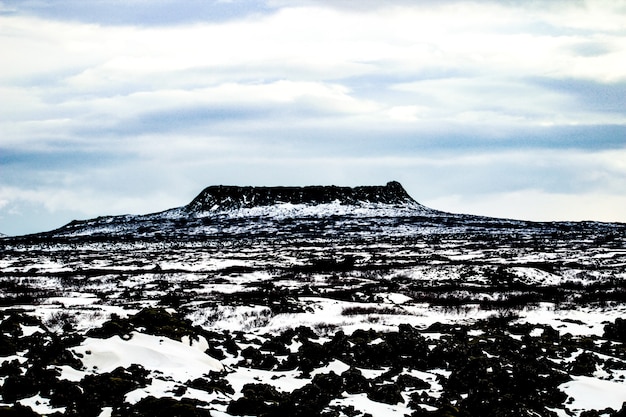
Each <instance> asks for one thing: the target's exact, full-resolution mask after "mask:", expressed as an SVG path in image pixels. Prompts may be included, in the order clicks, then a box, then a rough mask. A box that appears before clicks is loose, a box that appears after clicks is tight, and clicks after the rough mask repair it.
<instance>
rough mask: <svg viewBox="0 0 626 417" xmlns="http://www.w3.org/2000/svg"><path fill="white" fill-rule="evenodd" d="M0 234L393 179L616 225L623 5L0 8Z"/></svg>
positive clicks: (13, 4)
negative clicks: (224, 191)
mask: <svg viewBox="0 0 626 417" xmlns="http://www.w3.org/2000/svg"><path fill="white" fill-rule="evenodd" d="M0 51H1V53H0V232H2V233H5V234H10V235H15V234H25V233H31V232H39V231H44V230H50V229H54V228H56V227H59V226H61V225H63V224H65V223H67V222H69V221H70V220H72V219H84V218H91V217H95V216H98V215H109V214H125V213H136V214H140V213H148V212H155V211H160V210H164V209H167V208H171V207H177V206H181V205H184V204H186V203H188V202H189V201H190V200H191V199H192V198H193V197H194V196H195V195H196V194H198V193H199V192H200V191H201V190H202V189H203V188H204V187H205V186H208V185H215V184H230V185H318V184H319V185H329V184H336V185H350V186H354V185H378V184H385V183H386V182H387V181H390V180H398V181H400V182H401V183H402V184H403V185H404V186H405V188H406V189H407V191H408V192H409V194H411V195H412V196H413V197H414V198H415V199H416V200H418V201H419V202H421V203H423V204H425V205H428V206H430V207H433V208H437V209H441V210H445V211H451V212H464V213H474V214H483V215H489V216H496V217H509V218H520V219H530V220H584V219H585V220H587V219H588V220H601V221H621V222H626V1H622V0H607V1H591V0H590V1H571V0H568V1H555V0H546V1H522V0H519V1H515V0H510V1H473V2H472V1H463V0H459V1H454V0H447V1H434V0H433V1H409V0H395V1H385V2H380V1H369V0H367V1H358V2H357V1H349V0H335V1H331V0H326V1H324V0H318V1H315V0H308V1H307V0H301V1H298V0H296V1H293V0H290V1H287V0H284V1H283V0H267V1H243V0H231V1H227V0H213V1H211V0H186V1H179V0H150V1H146V0H124V1H119V0H98V1H95V0H9V1H0Z"/></svg>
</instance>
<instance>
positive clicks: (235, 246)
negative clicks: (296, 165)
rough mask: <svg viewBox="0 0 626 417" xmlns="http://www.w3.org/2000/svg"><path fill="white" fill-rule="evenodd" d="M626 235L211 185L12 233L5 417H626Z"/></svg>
mask: <svg viewBox="0 0 626 417" xmlns="http://www.w3.org/2000/svg"><path fill="white" fill-rule="evenodd" d="M625 242H626V225H625V224H617V223H597V222H550V223H535V222H527V221H520V220H506V219H493V218H486V217H480V216H468V215H462V214H450V213H444V212H440V211H437V210H434V209H430V208H427V207H424V206H422V205H421V204H419V203H417V202H416V201H415V200H413V199H412V198H411V197H410V196H409V195H408V194H406V192H405V191H404V189H403V188H402V186H401V185H400V184H398V183H396V182H392V183H388V184H387V185H385V186H379V187H355V188H348V187H232V186H216V187H208V188H207V189H205V190H204V191H203V192H202V193H200V195H198V197H196V199H194V200H193V201H192V202H191V203H190V204H188V205H186V206H184V207H180V208H175V209H171V210H168V211H165V212H161V213H154V214H147V215H137V216H135V215H124V216H108V217H99V218H96V219H91V220H83V221H75V222H72V223H70V224H68V225H66V226H64V227H62V228H60V229H57V230H53V231H50V232H45V233H40V234H36V235H28V236H18V237H5V238H3V239H2V240H0V415H8V416H11V415H14V416H39V415H47V416H94V417H106V416H115V417H118V416H119V417H122V416H124V417H126V416H128V417H130V416H209V415H212V416H248V415H254V416H329V417H331V416H332V417H344V416H350V417H352V416H364V417H365V416H412V417H420V416H463V417H469V416H557V417H561V416H562V417H565V416H580V417H594V416H613V417H616V416H618V417H624V416H626V407H624V406H623V403H624V402H626V347H625V345H624V343H626V320H624V319H623V317H625V314H626V244H625Z"/></svg>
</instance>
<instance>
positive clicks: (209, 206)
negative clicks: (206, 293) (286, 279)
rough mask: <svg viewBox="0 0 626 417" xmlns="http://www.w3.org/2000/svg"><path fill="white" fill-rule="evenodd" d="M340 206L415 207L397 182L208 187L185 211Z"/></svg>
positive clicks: (414, 203) (413, 201) (415, 203)
mask: <svg viewBox="0 0 626 417" xmlns="http://www.w3.org/2000/svg"><path fill="white" fill-rule="evenodd" d="M332 203H336V204H340V205H346V206H350V205H351V206H362V205H368V204H388V205H395V206H407V205H411V206H415V205H418V203H417V202H416V201H415V200H413V198H411V196H410V195H409V194H408V193H407V192H406V191H405V190H404V188H403V187H402V185H401V184H400V183H399V182H396V181H392V182H388V183H387V184H386V185H384V186H361V187H338V186H334V185H332V186H306V187H237V186H223V185H218V186H211V187H207V188H205V189H204V190H203V191H202V192H201V193H200V194H199V195H198V196H197V197H196V198H195V199H194V200H193V201H192V202H191V203H190V204H188V205H187V206H186V207H185V210H186V211H187V212H194V213H198V212H207V211H223V210H232V209H248V208H253V207H266V206H272V205H277V204H293V205H301V204H304V205H319V204H332Z"/></svg>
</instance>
